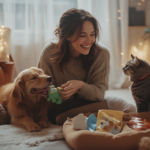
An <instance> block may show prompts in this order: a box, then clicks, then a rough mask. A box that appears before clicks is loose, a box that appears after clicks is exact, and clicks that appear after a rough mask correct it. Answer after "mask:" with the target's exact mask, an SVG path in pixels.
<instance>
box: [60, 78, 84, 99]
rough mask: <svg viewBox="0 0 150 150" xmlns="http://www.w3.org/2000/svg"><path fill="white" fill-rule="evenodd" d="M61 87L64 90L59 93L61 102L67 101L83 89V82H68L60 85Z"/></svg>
mask: <svg viewBox="0 0 150 150" xmlns="http://www.w3.org/2000/svg"><path fill="white" fill-rule="evenodd" d="M61 87H62V88H64V91H59V93H60V94H61V96H62V100H67V99H69V98H70V97H71V96H72V95H74V94H75V93H76V92H77V91H78V90H80V89H81V88H82V87H83V81H79V80H70V81H68V82H66V83H65V84H63V85H61Z"/></svg>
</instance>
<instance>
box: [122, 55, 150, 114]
mask: <svg viewBox="0 0 150 150" xmlns="http://www.w3.org/2000/svg"><path fill="white" fill-rule="evenodd" d="M131 57H132V60H130V61H128V62H127V63H126V66H125V67H124V68H123V72H124V74H125V75H127V76H130V81H131V82H132V85H131V92H132V95H133V97H134V100H135V102H136V106H137V111H138V112H143V111H149V102H150V66H149V64H148V63H147V62H146V61H144V60H141V59H139V58H137V57H135V56H133V55H132V54H131Z"/></svg>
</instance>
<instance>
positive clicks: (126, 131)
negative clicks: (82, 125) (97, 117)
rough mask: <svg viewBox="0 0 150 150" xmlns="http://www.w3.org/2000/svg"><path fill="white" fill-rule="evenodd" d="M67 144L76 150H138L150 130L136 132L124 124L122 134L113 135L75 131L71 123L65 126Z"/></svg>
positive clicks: (66, 123)
mask: <svg viewBox="0 0 150 150" xmlns="http://www.w3.org/2000/svg"><path fill="white" fill-rule="evenodd" d="M63 134H64V137H65V139H66V141H67V143H68V144H69V145H70V146H71V147H72V148H73V149H75V150H84V149H86V150H91V149H94V150H100V149H102V150H110V149H111V150H137V149H138V147H139V143H140V140H141V138H142V137H145V136H149V135H150V129H148V130H145V131H136V130H132V129H131V128H129V127H128V126H127V125H126V124H124V126H123V129H122V132H121V133H119V134H117V135H113V134H110V133H107V132H99V131H94V132H91V131H89V130H75V129H74V128H73V126H72V122H71V121H68V120H67V121H66V122H65V123H64V125H63Z"/></svg>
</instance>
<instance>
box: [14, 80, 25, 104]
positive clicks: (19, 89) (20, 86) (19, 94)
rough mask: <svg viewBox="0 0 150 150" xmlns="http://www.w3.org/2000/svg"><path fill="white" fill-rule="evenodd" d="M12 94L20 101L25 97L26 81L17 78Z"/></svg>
mask: <svg viewBox="0 0 150 150" xmlns="http://www.w3.org/2000/svg"><path fill="white" fill-rule="evenodd" d="M12 96H13V97H14V98H15V99H17V100H18V101H21V100H22V98H23V97H24V83H23V81H22V80H20V79H17V80H15V82H14V89H13V91H12Z"/></svg>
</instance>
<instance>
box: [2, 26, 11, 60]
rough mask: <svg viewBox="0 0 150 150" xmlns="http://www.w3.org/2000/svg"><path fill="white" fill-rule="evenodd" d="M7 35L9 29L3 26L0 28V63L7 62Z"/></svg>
mask: <svg viewBox="0 0 150 150" xmlns="http://www.w3.org/2000/svg"><path fill="white" fill-rule="evenodd" d="M9 34H10V29H9V28H6V27H5V26H3V25H1V26H0V62H9V54H10V53H9V48H8V45H9V42H7V41H9V37H10V36H9Z"/></svg>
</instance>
